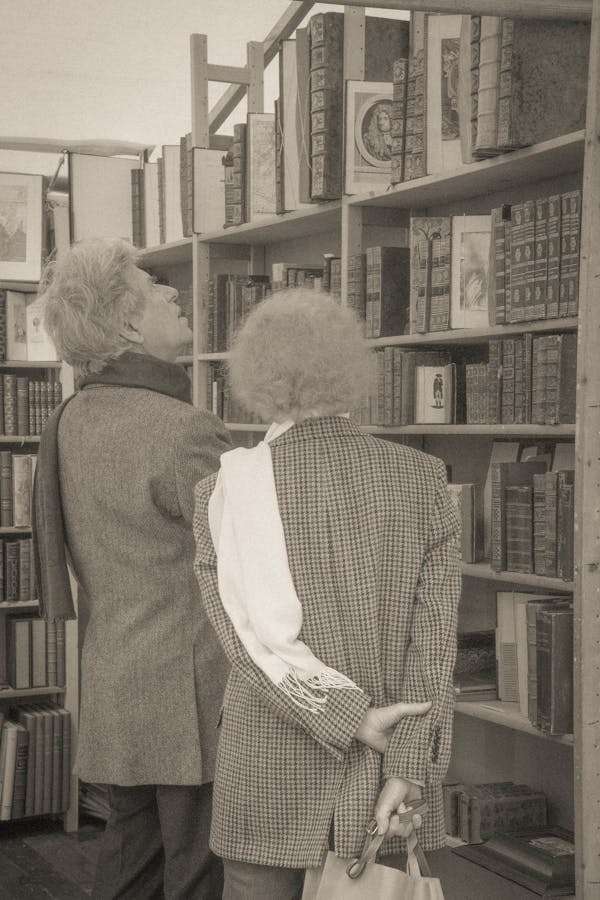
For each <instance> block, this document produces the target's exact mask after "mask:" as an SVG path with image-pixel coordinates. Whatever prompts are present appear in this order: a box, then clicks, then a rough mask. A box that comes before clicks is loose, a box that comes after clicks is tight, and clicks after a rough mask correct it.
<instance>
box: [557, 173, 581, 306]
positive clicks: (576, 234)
mask: <svg viewBox="0 0 600 900" xmlns="http://www.w3.org/2000/svg"><path fill="white" fill-rule="evenodd" d="M565 210H566V220H567V221H566V223H565ZM562 215H563V240H562V241H561V247H562V250H561V276H560V288H561V293H560V300H559V315H560V316H576V315H577V310H578V306H579V303H578V297H579V246H580V235H581V191H579V190H577V191H569V192H568V193H567V194H563V195H562ZM565 231H566V234H565V233H564V232H565ZM563 253H564V257H563ZM563 266H564V271H563ZM563 294H564V296H563Z"/></svg>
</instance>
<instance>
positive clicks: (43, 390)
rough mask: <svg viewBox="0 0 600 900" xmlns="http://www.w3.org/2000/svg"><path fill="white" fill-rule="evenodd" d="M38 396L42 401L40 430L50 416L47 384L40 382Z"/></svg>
mask: <svg viewBox="0 0 600 900" xmlns="http://www.w3.org/2000/svg"><path fill="white" fill-rule="evenodd" d="M40 395H41V400H42V428H43V427H44V425H45V424H46V422H47V421H48V416H49V415H50V404H49V402H48V382H47V381H42V382H40Z"/></svg>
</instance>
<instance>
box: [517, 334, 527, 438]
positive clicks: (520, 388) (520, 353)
mask: <svg viewBox="0 0 600 900" xmlns="http://www.w3.org/2000/svg"><path fill="white" fill-rule="evenodd" d="M514 365H515V370H514V371H515V384H514V399H515V407H514V421H515V425H524V424H525V423H526V421H527V419H526V386H525V342H524V340H523V338H522V337H516V338H515V347H514Z"/></svg>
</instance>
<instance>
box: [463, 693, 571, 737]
mask: <svg viewBox="0 0 600 900" xmlns="http://www.w3.org/2000/svg"><path fill="white" fill-rule="evenodd" d="M454 709H455V711H456V712H457V713H459V714H460V715H462V716H473V717H474V718H475V719H483V720H484V721H485V722H492V723H493V724H494V725H503V726H505V727H506V728H512V729H514V730H515V731H522V732H524V734H529V735H531V736H532V737H537V738H540V739H542V740H545V741H552V742H554V743H556V744H566V745H568V746H570V747H572V746H573V735H572V734H544V732H543V731H540V730H539V728H534V726H533V725H532V724H531V722H530V721H529V719H528V718H527V717H526V716H524V715H523V714H522V713H521V711H520V709H519V704H518V703H503V702H502V701H501V700H482V701H481V702H480V703H471V702H468V703H461V702H457V703H455V705H454Z"/></svg>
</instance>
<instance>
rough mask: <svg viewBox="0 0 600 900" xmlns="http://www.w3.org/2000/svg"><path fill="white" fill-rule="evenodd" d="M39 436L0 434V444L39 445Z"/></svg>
mask: <svg viewBox="0 0 600 900" xmlns="http://www.w3.org/2000/svg"><path fill="white" fill-rule="evenodd" d="M39 442H40V436H39V434H0V444H39Z"/></svg>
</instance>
